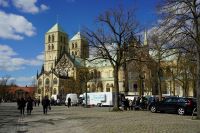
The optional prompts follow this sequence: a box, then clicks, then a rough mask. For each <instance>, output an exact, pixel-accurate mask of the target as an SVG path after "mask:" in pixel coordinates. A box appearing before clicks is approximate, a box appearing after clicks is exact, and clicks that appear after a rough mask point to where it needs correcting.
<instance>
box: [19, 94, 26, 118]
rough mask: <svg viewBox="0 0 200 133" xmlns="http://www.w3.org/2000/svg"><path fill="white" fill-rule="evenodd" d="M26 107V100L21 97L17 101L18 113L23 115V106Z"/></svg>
mask: <svg viewBox="0 0 200 133" xmlns="http://www.w3.org/2000/svg"><path fill="white" fill-rule="evenodd" d="M25 107H26V101H25V99H24V98H23V97H22V98H21V99H20V100H19V101H18V109H19V110H20V114H21V115H24V108H25Z"/></svg>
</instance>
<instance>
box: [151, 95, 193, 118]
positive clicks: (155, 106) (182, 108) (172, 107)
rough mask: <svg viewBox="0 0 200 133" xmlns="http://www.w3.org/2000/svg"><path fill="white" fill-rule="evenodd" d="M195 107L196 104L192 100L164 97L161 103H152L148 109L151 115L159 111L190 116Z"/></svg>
mask: <svg viewBox="0 0 200 133" xmlns="http://www.w3.org/2000/svg"><path fill="white" fill-rule="evenodd" d="M196 105H197V103H196V100H195V99H194V98H185V97H166V98H165V99H164V100H162V101H157V102H156V101H155V102H152V103H151V105H150V106H149V109H150V111H151V112H152V113H155V112H158V111H160V112H168V113H177V114H179V115H184V114H192V111H193V109H194V108H195V107H196Z"/></svg>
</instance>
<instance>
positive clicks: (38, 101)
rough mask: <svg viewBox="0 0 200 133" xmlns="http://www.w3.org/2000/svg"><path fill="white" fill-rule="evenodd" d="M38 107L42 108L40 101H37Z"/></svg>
mask: <svg viewBox="0 0 200 133" xmlns="http://www.w3.org/2000/svg"><path fill="white" fill-rule="evenodd" d="M37 104H38V107H39V106H40V99H37Z"/></svg>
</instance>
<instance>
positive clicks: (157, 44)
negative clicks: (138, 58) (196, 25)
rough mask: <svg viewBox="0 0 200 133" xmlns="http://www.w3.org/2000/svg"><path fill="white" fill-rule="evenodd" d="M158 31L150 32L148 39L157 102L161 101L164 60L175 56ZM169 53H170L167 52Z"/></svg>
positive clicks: (166, 40) (165, 39)
mask: <svg viewBox="0 0 200 133" xmlns="http://www.w3.org/2000/svg"><path fill="white" fill-rule="evenodd" d="M159 32H160V31H159V30H157V29H155V30H154V31H152V35H151V37H150V50H151V55H152V58H153V59H154V61H155V62H156V68H155V69H156V77H157V80H156V81H157V83H158V93H159V100H161V99H162V92H163V89H162V79H163V77H164V75H163V74H164V73H163V71H164V69H165V66H164V64H163V62H165V61H166V58H168V57H170V56H172V55H173V54H175V52H174V51H173V50H172V51H171V49H170V48H169V47H168V42H169V40H168V39H167V38H165V36H161V35H159ZM169 51H171V52H169Z"/></svg>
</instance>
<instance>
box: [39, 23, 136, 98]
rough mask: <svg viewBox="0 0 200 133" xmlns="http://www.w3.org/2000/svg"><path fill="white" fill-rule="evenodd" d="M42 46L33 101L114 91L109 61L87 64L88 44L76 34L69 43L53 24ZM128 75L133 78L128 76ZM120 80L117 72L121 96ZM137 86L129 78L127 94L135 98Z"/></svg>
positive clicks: (122, 88)
mask: <svg viewBox="0 0 200 133" xmlns="http://www.w3.org/2000/svg"><path fill="white" fill-rule="evenodd" d="M44 45H45V50H44V64H43V66H42V68H41V71H40V73H37V93H36V97H39V98H42V97H44V96H45V95H48V96H49V97H51V96H52V95H59V96H61V97H64V96H65V95H66V94H67V93H77V94H81V93H84V92H85V91H86V89H87V91H88V92H113V91H114V89H113V88H114V76H113V68H112V67H111V65H110V63H109V61H102V62H100V63H94V62H92V63H91V62H88V61H87V60H86V59H87V58H88V57H89V46H88V42H87V40H86V39H85V38H84V37H83V36H82V35H81V33H80V32H78V33H77V34H75V35H74V36H73V37H72V38H71V39H70V40H69V39H68V35H67V33H66V32H65V31H64V30H63V29H62V27H61V26H60V25H59V24H58V23H56V24H55V25H54V26H53V27H52V28H50V29H49V30H48V32H47V33H46V34H45V43H44ZM129 74H131V75H134V74H133V73H132V72H129ZM88 77H89V78H88ZM129 78H130V76H129ZM124 80H125V78H124V72H123V70H120V71H119V88H120V92H125V86H124V82H125V81H124ZM137 82H138V79H137V74H135V79H134V80H133V77H131V81H130V83H129V86H130V87H129V88H130V92H131V90H132V92H133V91H134V89H135V91H136V92H135V94H138V92H137V88H138V87H137V86H138V85H137ZM128 91H129V90H128Z"/></svg>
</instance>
